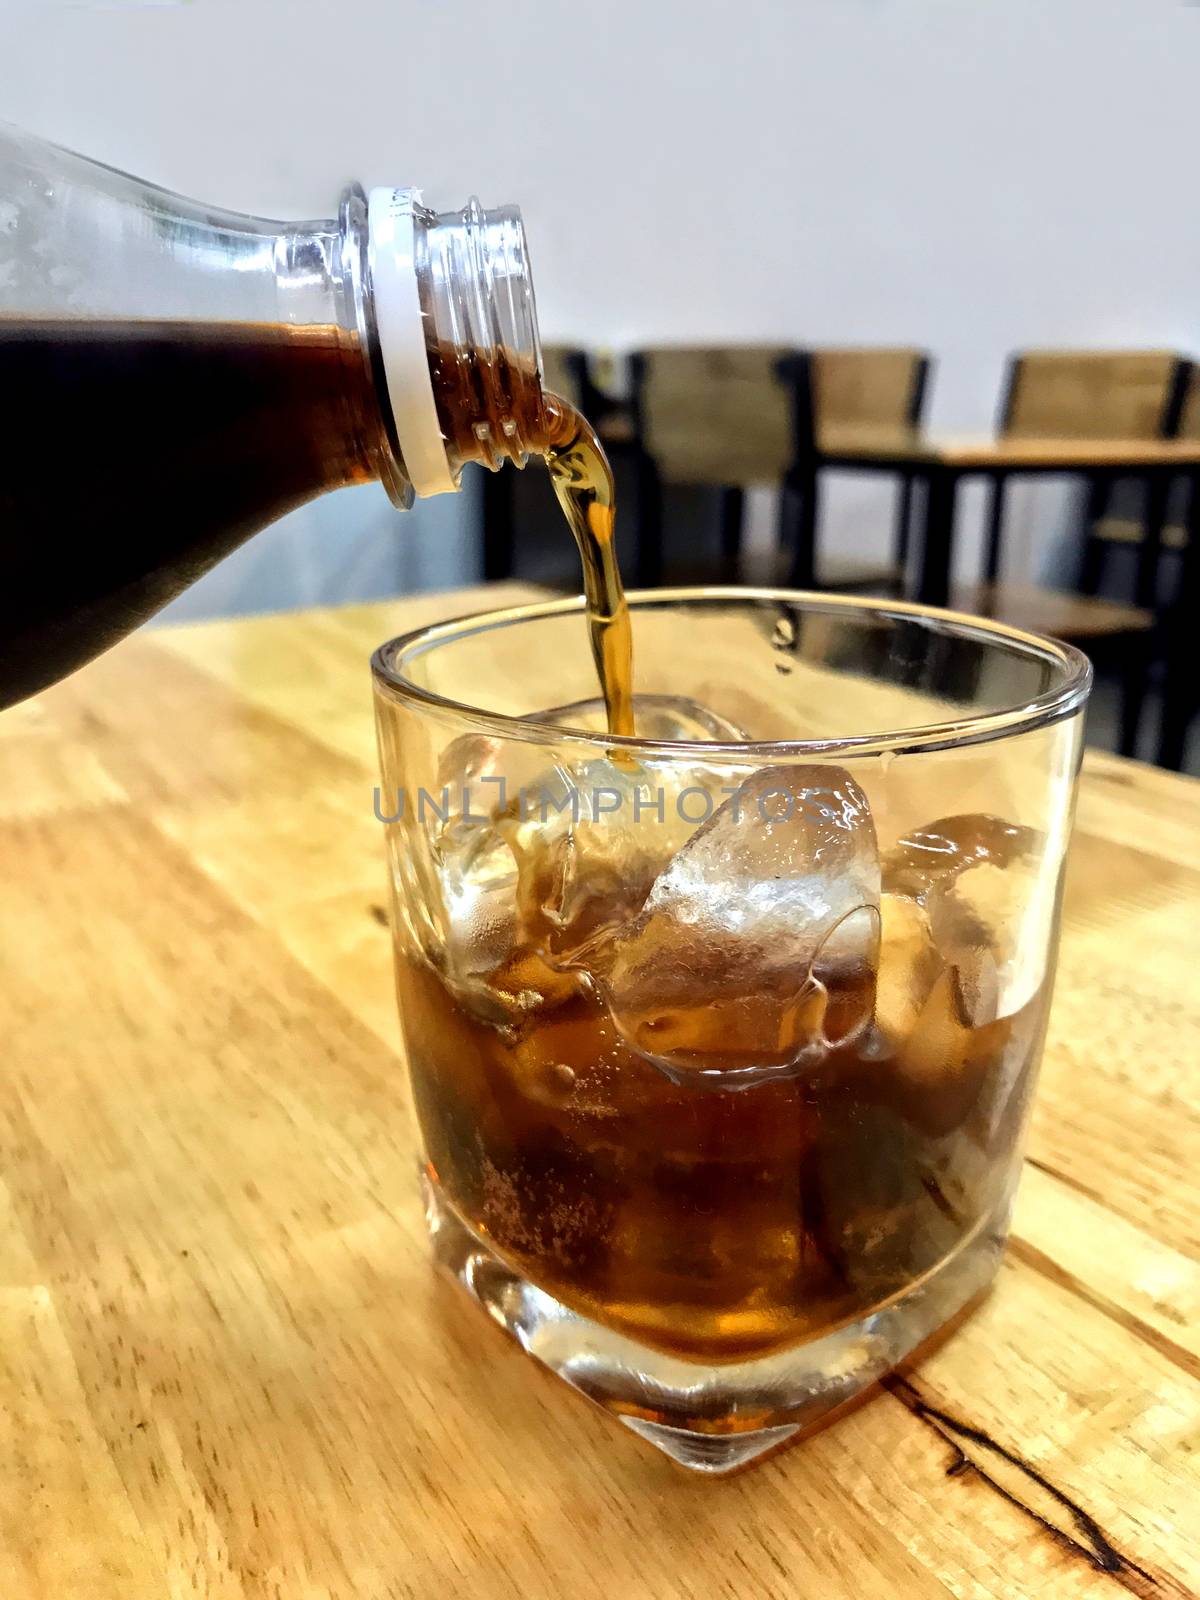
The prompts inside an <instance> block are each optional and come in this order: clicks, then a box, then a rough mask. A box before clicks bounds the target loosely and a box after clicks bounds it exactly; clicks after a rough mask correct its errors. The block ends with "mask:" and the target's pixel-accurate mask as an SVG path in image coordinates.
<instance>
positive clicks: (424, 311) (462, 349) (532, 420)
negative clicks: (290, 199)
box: [366, 189, 547, 495]
mask: <svg viewBox="0 0 1200 1600" xmlns="http://www.w3.org/2000/svg"><path fill="white" fill-rule="evenodd" d="M367 255H368V271H369V276H370V290H371V293H370V294H369V295H368V296H367V297H366V301H367V311H368V314H371V313H373V317H374V324H375V326H374V329H373V330H371V331H373V332H374V334H375V336H376V337H375V343H376V346H377V349H378V354H379V363H380V367H381V369H382V377H383V383H384V390H383V392H385V393H386V395H387V397H388V402H389V407H390V411H391V417H392V421H393V423H394V433H395V439H394V442H395V446H396V450H397V452H398V454H399V457H400V459H401V461H402V463H403V468H404V473H405V476H406V477H407V478H408V479H410V480H411V482H412V485H413V488H414V489H415V490H416V493H417V494H419V495H425V494H438V493H444V492H446V491H450V490H454V489H457V488H458V486H459V478H460V475H461V472H462V469H463V467H464V466H465V465H466V464H467V463H468V462H477V463H478V464H480V465H481V466H485V467H488V468H490V469H491V470H493V471H495V470H497V469H498V468H499V467H500V466H502V465H503V464H504V462H506V461H511V462H513V463H514V464H515V465H516V466H519V467H520V466H524V465H525V462H526V460H527V459H528V457H529V455H530V454H531V453H532V452H534V451H539V450H541V449H542V448H543V446H544V443H545V439H546V433H547V418H546V413H545V408H544V403H543V396H542V386H541V352H540V349H539V345H538V331H537V313H536V308H535V304H534V297H533V285H532V280H531V277H530V273H529V258H528V253H527V250H526V246H525V231H524V228H523V226H522V223H521V216H520V213H519V211H518V210H517V209H516V208H515V207H513V206H505V207H501V208H499V209H497V210H495V211H484V210H483V209H482V208H481V207H480V206H479V204H478V202H477V201H475V200H472V201H471V202H470V203H469V204H468V205H467V206H466V207H465V208H464V209H463V210H462V211H452V212H445V213H442V214H440V215H439V214H438V213H435V212H433V211H430V210H429V209H428V208H426V207H425V206H422V205H421V204H420V201H419V198H418V197H417V196H416V195H415V194H414V193H413V191H411V190H390V189H388V190H374V191H372V193H371V196H370V201H369V248H368V252H367Z"/></svg>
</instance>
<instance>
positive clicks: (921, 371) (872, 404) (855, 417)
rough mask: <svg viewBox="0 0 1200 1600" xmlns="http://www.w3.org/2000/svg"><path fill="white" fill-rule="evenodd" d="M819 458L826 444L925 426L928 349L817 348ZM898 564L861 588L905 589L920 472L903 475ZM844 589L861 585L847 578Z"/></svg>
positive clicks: (812, 357) (813, 365) (813, 358)
mask: <svg viewBox="0 0 1200 1600" xmlns="http://www.w3.org/2000/svg"><path fill="white" fill-rule="evenodd" d="M809 362H810V370H811V375H812V405H813V420H814V423H815V426H816V443H817V454H818V458H819V456H820V451H821V445H822V441H823V440H825V441H831V442H832V441H833V440H835V439H836V438H838V436H842V437H845V436H846V435H854V434H856V433H862V434H866V433H880V432H881V433H886V432H888V431H891V430H899V431H907V430H912V429H916V428H919V427H920V425H921V423H922V421H923V419H924V410H925V401H926V398H927V396H928V393H929V376H930V372H931V370H932V365H933V363H932V361H931V358H930V357H929V355H928V354H927V352H925V351H924V350H913V349H896V350H889V349H882V348H880V349H876V348H872V347H869V346H864V347H861V348H857V349H856V348H849V349H826V348H822V349H815V350H811V351H810V352H809ZM897 476H898V478H899V480H900V497H899V503H898V507H897V517H896V531H895V538H894V541H893V561H892V565H891V566H890V567H886V568H884V569H882V570H873V571H871V572H869V573H865V572H864V573H863V574H862V576H861V577H860V579H859V580H858V581H859V584H860V585H861V584H862V583H864V582H865V583H867V584H869V585H870V586H872V587H878V586H879V585H880V584H881V583H882V584H885V585H887V586H890V587H894V588H897V589H903V586H904V573H905V569H906V567H907V565H908V553H909V530H910V524H911V520H912V497H913V483H914V474H913V473H911V472H905V471H899V472H898V473H897ZM842 586H847V587H849V586H855V585H854V584H853V580H850V579H847V578H844V579H843V580H842Z"/></svg>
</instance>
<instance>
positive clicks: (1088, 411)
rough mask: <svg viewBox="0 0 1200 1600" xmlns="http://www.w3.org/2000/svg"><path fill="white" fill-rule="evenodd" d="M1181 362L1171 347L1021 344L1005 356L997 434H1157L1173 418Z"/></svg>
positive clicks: (1165, 432)
mask: <svg viewBox="0 0 1200 1600" xmlns="http://www.w3.org/2000/svg"><path fill="white" fill-rule="evenodd" d="M1186 365H1187V364H1186V362H1184V361H1182V360H1181V359H1180V357H1179V356H1178V355H1177V354H1176V353H1175V351H1173V350H1024V351H1021V352H1020V353H1019V354H1017V355H1014V356H1012V357H1011V358H1010V361H1009V370H1008V385H1007V389H1006V392H1005V396H1004V402H1003V405H1002V407H1001V413H1000V421H999V429H1000V432H1001V433H1002V434H1009V435H1013V436H1020V437H1023V438H1030V437H1037V436H1040V437H1043V438H1051V439H1053V438H1058V439H1161V438H1165V437H1169V436H1170V435H1171V434H1172V433H1173V432H1174V431H1175V429H1176V427H1177V426H1178V423H1179V407H1180V403H1181V401H1182V396H1183V388H1182V385H1183V380H1184V376H1185V372H1186Z"/></svg>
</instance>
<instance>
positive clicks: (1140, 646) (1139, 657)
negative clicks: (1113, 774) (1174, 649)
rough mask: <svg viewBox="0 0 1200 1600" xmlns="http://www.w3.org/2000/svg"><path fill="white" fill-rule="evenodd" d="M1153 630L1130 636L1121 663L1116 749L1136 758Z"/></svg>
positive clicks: (1152, 653) (1152, 646)
mask: <svg viewBox="0 0 1200 1600" xmlns="http://www.w3.org/2000/svg"><path fill="white" fill-rule="evenodd" d="M1154 639H1155V635H1154V634H1153V633H1150V632H1147V633H1142V634H1135V635H1131V637H1130V639H1129V642H1128V644H1127V645H1126V655H1125V666H1124V670H1123V671H1122V673H1121V728H1120V736H1119V742H1118V744H1117V749H1118V750H1119V751H1120V753H1121V754H1122V755H1123V756H1133V757H1136V756H1137V753H1138V745H1139V742H1140V740H1141V732H1142V713H1143V712H1144V711H1145V708H1146V690H1147V687H1148V685H1149V681H1150V666H1151V663H1152V661H1153V658H1154Z"/></svg>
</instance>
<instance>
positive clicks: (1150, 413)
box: [985, 350, 1187, 605]
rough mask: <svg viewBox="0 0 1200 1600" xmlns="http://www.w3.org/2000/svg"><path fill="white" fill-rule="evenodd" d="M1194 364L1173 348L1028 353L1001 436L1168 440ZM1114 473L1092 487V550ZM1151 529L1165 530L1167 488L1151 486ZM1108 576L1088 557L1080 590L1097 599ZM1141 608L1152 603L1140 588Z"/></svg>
mask: <svg viewBox="0 0 1200 1600" xmlns="http://www.w3.org/2000/svg"><path fill="white" fill-rule="evenodd" d="M1186 377H1187V363H1186V362H1185V361H1183V360H1182V359H1181V357H1180V356H1179V355H1177V354H1176V353H1175V352H1174V351H1172V350H1026V351H1022V352H1020V353H1018V354H1017V355H1014V356H1012V357H1011V358H1010V360H1009V366H1008V377H1007V381H1006V384H1005V389H1004V397H1003V400H1002V402H1001V407H1000V416H999V419H998V422H997V431H998V432H999V433H1000V434H1001V435H1002V436H1007V437H1013V438H1038V437H1041V438H1051V439H1166V438H1171V437H1172V436H1173V434H1174V433H1175V431H1176V429H1177V427H1178V425H1179V415H1180V409H1181V406H1182V402H1183V394H1184V384H1185V381H1186ZM1115 476H1117V475H1115V474H1111V473H1096V474H1094V475H1093V477H1092V479H1091V481H1090V483H1089V485H1088V500H1087V511H1086V513H1085V534H1084V536H1085V550H1091V549H1092V548H1093V546H1092V540H1091V531H1092V529H1093V528H1094V527H1095V526H1096V524H1097V523H1098V522H1099V520H1100V518H1101V517H1102V516H1103V513H1104V510H1105V507H1106V506H1107V504H1108V501H1109V497H1110V493H1111V490H1112V485H1113V482H1114V479H1115ZM1004 501H1005V483H1004V480H1003V479H1002V478H1000V479H993V481H992V483H991V495H990V506H989V514H988V537H987V552H986V559H985V578H986V580H987V581H988V582H992V583H994V582H995V581H996V580H997V578H998V577H999V572H1000V564H1001V541H1002V539H1003V534H1004ZM1146 502H1147V503H1146V523H1145V525H1146V529H1147V531H1148V532H1149V533H1151V534H1153V533H1154V531H1155V530H1156V529H1157V530H1161V527H1162V521H1163V514H1164V511H1165V508H1166V501H1165V483H1164V481H1163V480H1161V479H1158V478H1156V479H1153V480H1147V488H1146ZM1100 577H1101V573H1100V570H1099V567H1098V565H1097V558H1096V556H1095V555H1093V556H1092V557H1091V559H1089V558H1088V556H1087V555H1085V560H1084V570H1083V571H1082V572H1081V574H1080V583H1079V589H1080V592H1081V593H1083V594H1095V593H1097V591H1098V590H1099V587H1100ZM1138 601H1139V604H1141V605H1148V604H1152V603H1153V596H1152V594H1148V593H1147V589H1146V584H1145V583H1144V582H1143V583H1141V584H1140V585H1139V594H1138Z"/></svg>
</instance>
